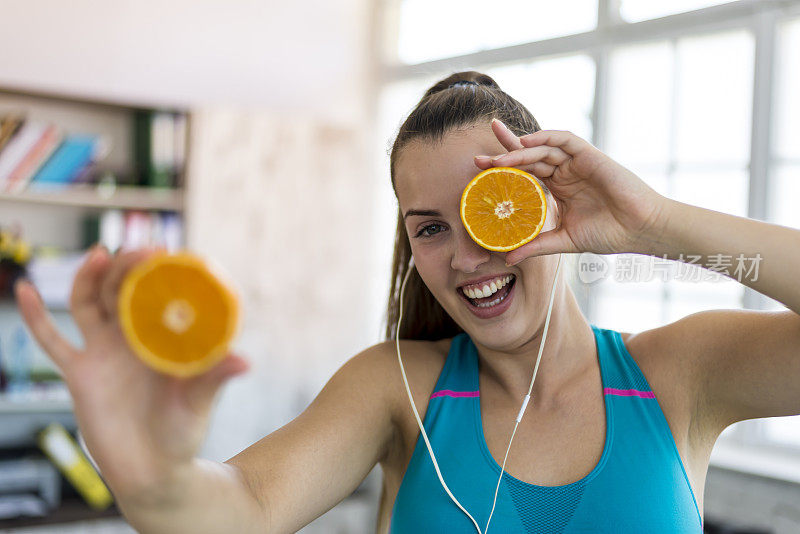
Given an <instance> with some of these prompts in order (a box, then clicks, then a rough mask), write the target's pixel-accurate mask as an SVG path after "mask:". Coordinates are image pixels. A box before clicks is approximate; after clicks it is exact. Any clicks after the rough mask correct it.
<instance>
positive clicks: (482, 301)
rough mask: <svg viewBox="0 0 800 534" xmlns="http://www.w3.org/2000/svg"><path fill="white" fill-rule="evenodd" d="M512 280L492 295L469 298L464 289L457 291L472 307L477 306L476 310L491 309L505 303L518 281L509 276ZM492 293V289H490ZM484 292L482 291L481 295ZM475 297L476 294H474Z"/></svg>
mask: <svg viewBox="0 0 800 534" xmlns="http://www.w3.org/2000/svg"><path fill="white" fill-rule="evenodd" d="M509 276H510V280H509V281H508V282H507V283H506V284H505V285H503V286H502V287H501V288H499V289H497V290H496V291H494V292H492V293H490V294H489V295H487V296H481V297H478V296H473V297H471V296H469V295H468V294H467V292H465V290H464V288H463V287H460V288H458V289H457V291H458V293H459V295H461V297H462V298H463V299H464V300H466V301H467V302H468V303H469V304H470V305H472V306H475V307H476V308H491V307H493V306H497V305H498V304H500V303H501V302H503V301H504V300H505V299H506V297H508V295H509V294H510V293H511V288H512V287H514V284H515V283H516V281H517V277H516V276H515V275H513V274H511V275H509ZM490 291H491V289H490ZM483 293H484V292H483V291H481V294H483ZM472 294H473V295H475V292H472Z"/></svg>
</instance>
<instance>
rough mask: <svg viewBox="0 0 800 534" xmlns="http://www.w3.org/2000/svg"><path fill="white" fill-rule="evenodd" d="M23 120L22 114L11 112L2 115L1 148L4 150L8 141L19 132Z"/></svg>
mask: <svg viewBox="0 0 800 534" xmlns="http://www.w3.org/2000/svg"><path fill="white" fill-rule="evenodd" d="M23 120H24V118H23V117H22V115H11V114H9V115H4V116H3V117H0V150H3V147H4V146H6V143H8V141H9V140H10V139H11V137H12V136H13V135H14V134H15V133H16V132H17V129H19V126H20V125H21V124H22V121H23Z"/></svg>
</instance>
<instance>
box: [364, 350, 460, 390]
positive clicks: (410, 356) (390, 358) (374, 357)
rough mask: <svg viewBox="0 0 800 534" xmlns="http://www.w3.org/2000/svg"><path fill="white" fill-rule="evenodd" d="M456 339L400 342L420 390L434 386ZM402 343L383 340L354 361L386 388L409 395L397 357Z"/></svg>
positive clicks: (406, 364) (407, 368)
mask: <svg viewBox="0 0 800 534" xmlns="http://www.w3.org/2000/svg"><path fill="white" fill-rule="evenodd" d="M451 341H452V338H445V339H440V340H436V341H428V340H416V339H401V340H400V342H399V349H400V355H401V357H402V360H403V367H404V369H405V372H406V376H407V377H408V380H409V382H410V383H412V384H414V385H415V386H416V388H417V389H422V390H426V389H430V388H427V385H428V384H427V383H428V382H430V387H431V388H432V387H433V386H434V384H435V382H436V379H437V377H438V375H439V372H441V370H442V367H444V362H445V360H447V353H448V352H449V350H450V343H451ZM397 349H398V344H397V342H396V341H395V340H389V341H382V342H380V343H376V344H375V345H372V346H371V347H368V348H367V349H365V350H364V351H362V352H361V353H359V354H357V355H356V356H354V357H353V359H352V361H358V364H359V365H360V366H362V367H364V368H365V370H368V371H369V372H370V373H371V374H373V376H374V378H375V380H377V381H380V383H381V384H383V385H384V387H388V388H398V389H399V390H402V391H403V392H404V394H405V388H404V386H403V379H402V375H401V373H400V363H399V361H398V358H397Z"/></svg>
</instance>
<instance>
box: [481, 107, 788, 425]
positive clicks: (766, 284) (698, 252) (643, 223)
mask: <svg viewBox="0 0 800 534" xmlns="http://www.w3.org/2000/svg"><path fill="white" fill-rule="evenodd" d="M492 128H493V130H494V132H495V135H496V136H497V138H498V140H499V141H500V142H501V143H502V144H503V146H504V147H505V148H506V149H507V150H508V151H509V152H508V153H506V154H501V155H499V156H495V157H488V156H478V157H476V158H475V165H476V166H477V167H478V168H481V169H485V168H488V167H491V166H514V167H519V168H521V169H524V170H527V171H529V172H532V173H533V174H534V175H536V176H537V177H539V178H540V179H542V180H543V181H544V183H545V184H546V185H547V186H548V187H549V189H550V191H551V193H552V194H553V196H554V198H555V199H556V209H557V211H558V215H559V226H558V227H557V228H556V229H554V230H550V231H548V232H543V233H541V234H539V236H537V237H536V239H534V240H533V241H531V242H530V243H528V244H526V245H523V246H522V247H520V248H518V249H516V250H514V251H511V252H509V253H508V254H507V255H506V261H507V262H508V263H509V264H516V263H519V262H520V261H524V260H525V259H527V258H530V257H534V256H539V255H542V254H554V253H559V252H595V253H598V254H613V253H625V252H632V253H639V254H650V255H654V256H658V257H664V255H666V257H667V258H670V259H675V260H683V261H687V262H691V263H694V262H695V261H696V259H695V258H694V257H693V256H700V258H699V261H700V263H698V264H702V265H703V266H705V267H706V268H712V269H714V270H716V271H720V270H721V269H720V266H722V265H724V264H725V263H726V262H730V263H731V266H730V268H729V272H728V274H729V275H730V276H731V277H733V278H734V279H740V281H741V282H742V283H743V284H746V285H748V286H749V287H751V288H753V289H754V290H756V291H759V292H761V293H763V294H764V295H767V296H769V297H772V298H773V299H776V300H778V301H780V302H783V303H784V304H785V305H786V306H787V307H788V308H789V310H786V311H782V312H763V311H746V310H715V311H709V312H702V313H696V314H693V315H690V316H688V317H686V318H684V319H682V320H680V321H677V322H675V323H673V324H670V325H666V326H664V327H661V328H658V329H656V330H658V332H652V331H651V332H649V333H648V335H649V336H650V337H651V338H652V339H654V340H655V341H654V344H655V345H657V346H658V347H660V348H661V349H663V351H662V352H663V353H674V352H675V351H680V352H681V354H680V357H677V356H676V358H675V361H676V362H680V363H681V364H682V365H686V366H690V367H691V369H689V370H688V372H684V373H682V375H683V376H689V377H692V379H693V380H694V383H686V384H682V386H683V387H685V388H686V392H687V395H691V396H693V397H694V398H693V400H692V402H691V404H692V405H694V406H696V409H695V414H694V415H695V417H697V418H702V419H703V423H704V424H707V423H710V424H712V425H714V426H715V427H716V428H719V429H721V428H724V427H725V426H727V425H728V424H730V423H733V422H735V421H740V420H743V419H749V418H755V417H771V416H781V415H796V414H800V316H798V313H799V312H800V284H797V283H796V282H795V280H794V277H793V275H794V273H795V272H797V270H798V269H799V268H800V231H798V230H794V229H790V228H785V227H781V226H777V225H773V224H768V223H764V222H759V221H755V220H751V219H746V218H742V217H735V216H733V215H726V214H723V213H719V212H715V211H711V210H707V209H703V208H698V207H695V206H690V205H687V204H682V203H680V202H676V201H673V200H670V199H667V198H665V197H663V196H661V195H659V194H657V193H656V192H655V191H653V190H652V189H651V188H650V187H648V186H647V185H646V184H645V183H644V182H643V181H642V180H641V179H640V178H639V177H638V176H636V175H635V174H633V173H632V172H631V171H629V170H628V169H626V168H625V167H623V166H622V165H620V164H619V163H617V162H615V161H614V160H612V159H611V158H609V157H608V156H606V155H605V154H603V153H602V152H600V151H599V150H598V149H597V148H595V147H593V146H592V145H591V144H589V143H587V142H586V141H584V140H583V139H580V138H579V137H577V136H575V135H573V134H571V133H569V132H562V131H540V132H536V133H533V134H530V135H526V136H523V137H517V136H515V135H514V134H513V133H512V132H511V131H509V130H508V129H507V128H505V127H504V126H503V125H502V123H500V122H498V121H495V122H494V123H493V124H492ZM720 194H724V192H721V193H720ZM740 255H741V257H742V263H743V267H744V270H743V271H739V272H737V271H736V266H737V262H738V260H739V257H740ZM754 264H755V265H754ZM751 268H752V269H751ZM755 268H757V276H756V271H755ZM748 271H749V272H748ZM656 338H658V339H656ZM701 416H702V417H701ZM709 418H711V420H710V421H709Z"/></svg>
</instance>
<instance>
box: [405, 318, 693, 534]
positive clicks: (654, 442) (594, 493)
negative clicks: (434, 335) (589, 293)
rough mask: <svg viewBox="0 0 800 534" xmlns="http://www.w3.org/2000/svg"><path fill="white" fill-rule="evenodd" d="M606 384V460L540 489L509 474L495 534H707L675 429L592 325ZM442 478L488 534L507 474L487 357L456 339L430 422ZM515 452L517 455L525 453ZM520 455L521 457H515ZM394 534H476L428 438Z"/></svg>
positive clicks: (625, 359)
mask: <svg viewBox="0 0 800 534" xmlns="http://www.w3.org/2000/svg"><path fill="white" fill-rule="evenodd" d="M592 331H593V333H594V337H595V343H596V346H597V355H598V359H599V364H600V374H601V376H602V381H603V393H604V399H605V412H606V438H605V445H604V447H603V454H602V457H601V458H600V461H599V462H598V463H597V465H596V466H595V467H594V469H593V470H592V471H591V472H590V473H589V474H588V475H586V476H585V477H584V478H582V479H581V480H578V481H576V482H572V483H570V484H567V485H564V486H538V485H535V484H528V483H526V482H523V481H521V480H519V479H517V478H514V477H513V476H511V475H509V474H508V473H506V474H504V475H503V482H502V483H501V484H500V491H499V493H498V496H497V507H496V509H495V512H494V515H493V516H492V522H491V524H490V525H489V532H490V533H496V534H502V533H511V532H520V533H534V532H535V533H547V534H557V533H562V532H563V533H572V532H613V533H615V534H628V533H634V532H635V533H641V532H647V533H648V534H656V533H664V534H666V533H669V534H684V533H689V532H691V533H693V534H694V533H698V532H702V517H701V516H700V510H699V508H698V506H697V501H696V500H695V497H694V493H693V492H692V488H691V486H690V484H689V478H688V476H687V475H686V471H685V469H684V467H683V463H682V462H681V458H680V456H679V455H678V450H677V448H676V446H675V441H674V440H673V437H672V432H671V431H670V428H669V425H668V424H667V420H666V419H665V417H664V414H663V412H662V411H661V408H660V407H659V404H658V401H657V400H656V398H655V395H654V394H653V391H652V390H651V389H650V386H649V385H648V383H647V380H646V379H645V377H644V375H643V374H642V372H641V370H640V369H639V366H638V365H637V364H636V362H635V361H634V359H633V358H632V357H631V355H630V354H629V353H628V351H627V349H626V348H625V345H624V344H623V342H622V338H621V336H620V334H619V332H616V331H613V330H607V329H603V328H598V327H596V326H594V325H592ZM423 425H424V426H425V431H426V432H427V433H428V438H429V439H430V442H431V447H432V448H433V452H434V454H436V460H437V461H438V462H439V467H440V469H441V472H442V477H443V478H444V481H445V482H446V483H447V486H448V487H449V488H450V491H452V492H453V495H455V497H456V498H457V499H458V500H459V502H460V503H461V504H462V505H463V506H464V508H466V509H467V511H469V513H470V514H472V516H473V517H474V518H475V520H476V521H477V522H478V524H479V525H480V527H481V530H483V529H484V528H485V527H486V521H487V519H488V518H489V512H490V510H491V507H492V498H493V497H494V491H495V487H496V485H497V479H498V477H499V476H500V466H499V465H498V464H497V462H496V461H495V460H494V458H493V457H492V455H491V454H490V453H489V449H488V447H487V445H486V441H485V440H484V436H483V426H482V424H481V414H480V391H479V387H478V351H477V349H476V348H475V345H474V344H473V343H472V340H471V339H470V338H469V336H468V335H467V334H465V333H461V334H459V335H457V336H456V337H454V338H453V341H452V343H451V345H450V351H449V353H448V355H447V360H446V362H445V364H444V367H443V368H442V371H441V373H440V375H439V379H438V381H437V382H436V386H435V387H434V390H433V393H432V395H431V397H430V401H429V403H428V408H427V411H426V413H425V419H424V421H423ZM524 446H525V444H524V443H521V442H519V443H514V445H513V446H512V449H513V448H514V447H524ZM512 453H513V450H512ZM390 529H391V530H390V532H392V533H393V534H410V533H413V534H422V533H428V532H436V533H439V532H447V533H451V532H452V533H464V534H467V533H475V532H476V530H475V527H474V525H473V524H472V522H471V521H470V520H469V518H468V517H467V516H466V515H465V514H464V513H463V512H462V511H461V510H459V509H458V507H456V505H455V504H454V503H453V502H452V501H451V500H450V498H449V497H448V496H447V494H446V493H445V491H444V489H443V488H442V486H441V484H440V483H439V479H438V478H437V476H436V472H435V471H434V468H433V463H432V462H431V459H430V456H429V455H428V449H427V447H426V446H425V442H424V441H423V439H422V436H421V435H420V437H419V438H418V439H417V443H416V447H415V448H414V453H413V455H412V457H411V461H410V463H409V465H408V468H407V469H406V472H405V475H404V476H403V481H402V483H401V485H400V489H399V491H398V494H397V498H396V499H395V503H394V507H393V509H392V518H391V527H390Z"/></svg>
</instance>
